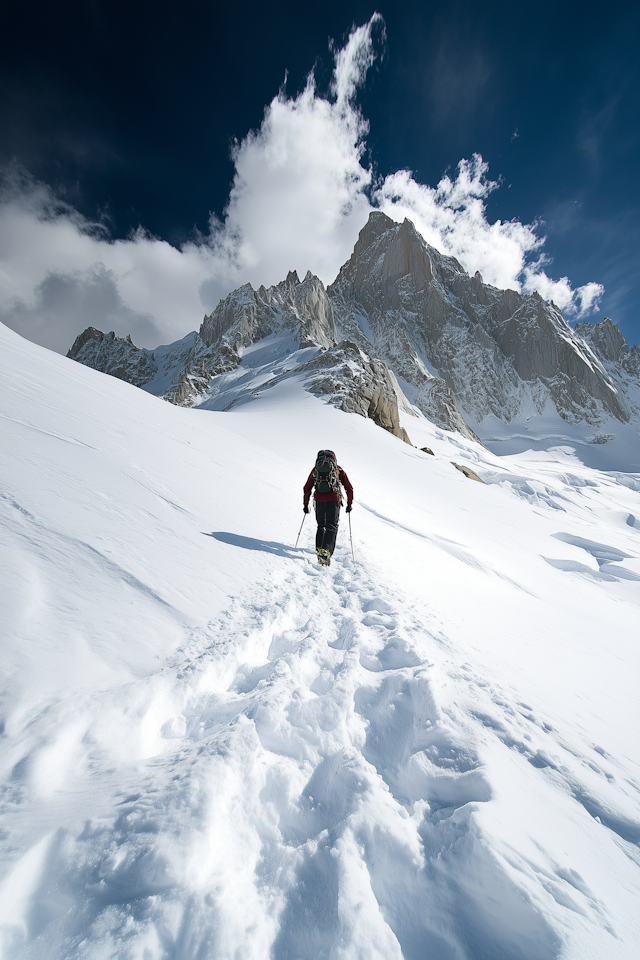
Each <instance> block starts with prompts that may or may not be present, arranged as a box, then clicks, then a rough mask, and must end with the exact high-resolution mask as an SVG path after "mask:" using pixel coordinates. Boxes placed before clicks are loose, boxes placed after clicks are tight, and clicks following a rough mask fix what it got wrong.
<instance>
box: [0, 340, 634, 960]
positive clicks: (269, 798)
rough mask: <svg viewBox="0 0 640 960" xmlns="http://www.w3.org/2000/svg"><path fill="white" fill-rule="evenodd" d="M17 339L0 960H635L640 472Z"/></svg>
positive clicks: (7, 497)
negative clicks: (241, 395)
mask: <svg viewBox="0 0 640 960" xmlns="http://www.w3.org/2000/svg"><path fill="white" fill-rule="evenodd" d="M1 333H2V343H1V345H0V346H1V353H2V366H3V370H2V394H3V396H2V419H1V423H2V431H3V440H2V451H3V456H2V488H1V499H0V506H1V510H2V524H3V533H4V541H5V547H4V549H3V552H2V558H1V562H2V584H3V633H4V639H3V657H2V677H3V680H2V701H3V705H2V717H3V720H4V735H3V737H2V753H1V757H2V778H3V791H4V792H3V807H2V827H3V831H2V834H1V854H2V855H1V861H2V871H3V873H2V877H3V879H2V888H1V890H0V919H1V922H2V929H3V934H2V935H3V938H4V940H3V944H4V945H3V951H4V952H3V956H4V957H6V958H11V960H13V958H15V960H17V958H20V960H22V958H29V960H32V958H38V960H40V958H42V960H62V958H83V960H84V958H87V960H88V958H91V960H105V958H118V960H129V958H131V960H133V958H136V960H160V958H167V960H168V958H172V960H173V958H175V960H178V958H179V960H209V958H211V960H213V958H215V960H223V958H224V960H226V958H229V960H231V958H238V960H254V958H255V960H261V958H274V960H300V958H304V960H320V958H327V960H328V958H331V960H337V958H354V960H355V958H359V960H371V958H381V960H382V958H384V960H393V958H401V957H404V958H406V960H423V958H424V960H427V958H428V960H463V958H468V960H472V958H473V960H476V958H478V960H479V958H486V960H519V958H523V960H525V958H526V960H547V958H552V957H566V958H575V960H589V958H593V960H605V958H606V960H608V958H615V960H624V958H636V957H637V950H638V943H639V942H640V924H639V919H638V918H640V898H639V896H638V894H639V892H640V849H639V845H640V806H639V799H640V771H639V757H638V754H639V746H638V744H639V741H640V737H639V736H638V732H639V730H640V717H639V712H640V711H639V708H638V689H639V688H640V684H639V681H640V677H639V671H638V660H639V659H640V649H639V648H640V643H639V634H640V630H639V628H638V623H640V615H639V614H640V611H639V609H638V607H639V606H640V475H639V474H629V473H622V472H617V473H616V472H608V473H601V472H598V471H596V470H594V469H592V468H588V467H585V466H583V465H582V463H581V462H580V459H579V454H580V450H579V449H577V448H576V449H575V450H574V449H573V448H571V447H569V446H567V445H566V444H561V445H559V447H558V448H557V449H556V450H555V451H554V450H551V451H548V452H545V453H542V452H539V453H533V452H528V453H527V452H523V453H521V454H519V455H517V456H511V457H503V458H500V457H497V456H495V455H494V454H492V453H490V452H489V451H487V450H484V449H482V448H480V447H479V446H477V445H474V444H472V443H467V442H466V441H464V440H462V439H460V438H459V437H457V436H455V435H452V434H447V433H444V432H443V431H440V430H438V429H436V428H435V427H433V426H432V425H430V424H429V423H428V422H427V421H426V420H418V419H415V418H410V417H407V418H406V420H405V426H406V428H407V430H408V432H409V435H410V437H411V439H412V441H413V443H414V444H416V447H422V446H428V447H430V448H431V449H432V450H433V451H434V454H435V456H433V457H432V456H429V455H428V454H426V453H422V452H420V451H419V450H418V449H413V448H411V447H409V446H407V445H406V444H404V443H402V442H401V441H399V440H397V439H395V438H394V437H392V436H391V435H389V434H387V433H385V432H384V431H383V430H381V429H379V428H378V427H376V426H375V425H374V424H373V423H372V422H371V421H366V420H364V419H362V418H360V417H357V416H353V415H348V414H344V413H341V412H339V411H337V410H335V409H334V408H332V407H330V406H328V405H326V404H325V403H323V402H322V400H320V399H318V398H316V397H313V396H311V395H309V394H307V393H305V392H304V391H303V390H302V388H301V387H300V386H299V384H297V383H296V382H295V380H285V381H283V382H282V383H280V384H278V385H276V386H274V387H273V388H272V389H270V390H268V391H265V392H264V393H262V394H260V395H259V396H258V397H257V398H256V399H255V400H253V401H252V402H248V403H245V404H243V405H240V406H237V407H236V408H235V409H234V410H232V411H231V412H229V413H219V412H214V411H211V410H185V409H179V408H176V407H173V406H171V405H169V404H167V403H165V402H163V401H160V400H158V399H156V398H154V397H151V396H149V395H147V394H146V393H144V392H143V391H140V390H138V389H136V388H135V387H132V386H129V385H128V384H125V383H121V382H119V381H117V380H114V379H111V378H109V377H106V376H104V375H102V374H99V373H96V372H95V371H93V370H91V369H88V368H86V367H83V366H81V365H80V364H76V363H74V362H73V361H70V360H67V359H64V358H62V357H59V356H57V355H56V354H53V353H49V352H47V351H45V350H43V349H41V348H39V347H36V346H34V345H33V344H30V343H27V342H26V341H24V340H21V339H20V338H19V337H18V336H17V335H15V334H14V333H11V332H9V331H7V330H6V329H4V328H3V329H2V332H1ZM327 446H330V447H331V448H332V449H335V450H336V451H337V453H338V458H339V461H340V463H341V464H342V465H343V466H344V467H345V469H346V470H347V472H348V474H349V477H350V479H351V481H352V483H353V485H354V488H355V494H356V502H355V508H354V511H353V514H352V522H353V543H354V551H355V562H354V561H353V560H352V559H351V550H350V545H349V536H348V532H349V531H348V523H347V518H346V516H344V515H343V518H342V521H341V528H340V533H339V540H338V549H337V553H336V556H335V559H334V562H333V564H332V566H331V567H330V568H329V569H321V568H319V567H318V566H317V565H316V563H315V560H314V555H313V550H312V546H313V541H312V534H313V523H312V520H311V518H309V519H308V520H307V521H306V523H305V525H304V527H303V530H302V536H301V538H300V545H299V547H298V549H297V550H296V549H294V547H293V544H294V543H295V539H296V535H297V533H298V529H299V526H300V521H301V520H302V517H303V514H302V510H301V506H302V484H303V482H304V480H305V479H306V477H307V474H308V472H309V469H310V467H311V465H312V463H313V459H314V457H315V453H316V451H317V450H318V449H319V448H320V447H327ZM593 449H594V448H592V449H591V450H590V453H593ZM452 460H454V461H456V462H457V463H460V464H467V465H469V466H471V467H472V468H473V469H474V470H475V471H476V472H477V473H478V474H479V475H480V476H482V477H483V478H484V479H485V480H486V481H487V483H486V484H484V485H483V484H480V483H476V482H473V481H471V480H468V479H467V478H465V477H464V476H463V475H462V473H460V472H458V471H457V470H456V469H455V468H454V467H453V466H452V465H451V463H450V461H452Z"/></svg>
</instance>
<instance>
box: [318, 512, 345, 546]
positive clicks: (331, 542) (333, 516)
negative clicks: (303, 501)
mask: <svg viewBox="0 0 640 960" xmlns="http://www.w3.org/2000/svg"><path fill="white" fill-rule="evenodd" d="M316 520H317V521H318V529H317V531H316V550H320V549H323V550H328V551H329V553H333V551H334V550H335V547H336V537H337V536H338V523H339V521H340V502H339V501H338V500H327V501H326V503H322V502H320V503H318V501H317V500H316Z"/></svg>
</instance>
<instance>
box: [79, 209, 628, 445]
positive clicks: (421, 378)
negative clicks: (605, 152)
mask: <svg viewBox="0 0 640 960" xmlns="http://www.w3.org/2000/svg"><path fill="white" fill-rule="evenodd" d="M260 344H265V345H264V346H259V345H260ZM248 352H249V353H250V354H251V357H252V359H251V361H250V365H251V369H252V370H255V369H258V368H259V369H260V370H262V369H263V368H264V379H263V380H260V378H258V380H259V382H260V384H261V387H260V389H262V387H267V386H272V385H275V384H276V383H278V382H280V380H281V379H282V378H283V377H285V376H291V375H295V371H298V374H299V375H300V376H301V377H302V379H303V381H304V382H305V383H306V384H307V388H308V389H309V390H311V392H316V393H320V394H321V395H322V396H324V397H326V398H327V400H328V401H329V402H331V403H333V404H335V405H336V406H339V407H340V408H341V409H343V410H349V411H352V412H358V413H361V414H362V415H363V416H370V417H372V418H373V419H375V420H376V422H377V423H380V425H382V426H384V427H385V428H386V429H389V430H391V432H393V433H395V434H396V435H397V436H403V432H402V429H401V427H400V425H399V419H398V416H399V414H398V410H399V409H402V408H403V409H405V411H410V410H411V409H412V406H411V405H413V408H416V407H417V408H418V409H419V410H420V411H422V413H424V414H425V415H426V416H427V417H429V418H430V419H431V420H433V421H434V422H435V423H436V424H437V425H438V426H440V427H442V428H443V429H447V430H455V431H458V432H459V433H462V434H463V435H465V436H467V437H469V438H472V439H475V440H477V439H478V433H479V431H480V427H481V424H482V423H483V421H484V420H485V418H487V417H489V416H491V417H495V418H496V419H497V420H502V421H503V422H506V423H513V422H514V421H517V420H518V419H519V418H523V417H525V414H526V418H527V419H530V418H531V416H532V411H533V415H535V412H537V413H538V414H540V415H541V414H543V413H544V414H545V415H547V414H548V413H553V412H557V413H558V414H559V415H560V416H561V417H562V418H564V419H565V420H567V421H569V422H571V423H574V424H580V423H586V424H593V425H598V424H600V423H602V422H604V420H606V419H607V418H610V417H614V418H616V419H618V420H620V421H622V422H625V421H628V420H629V419H631V418H633V417H636V416H638V414H640V399H639V398H640V383H639V382H638V379H639V378H640V348H639V347H637V346H634V347H629V345H628V344H627V343H626V341H625V340H624V337H623V336H622V334H621V333H620V330H619V328H618V327H617V325H616V324H614V323H612V321H611V320H609V319H608V318H607V319H605V320H604V321H603V322H602V323H601V324H596V325H593V324H579V325H578V326H577V327H576V330H575V331H574V330H572V329H571V327H569V325H568V324H567V322H566V320H565V318H564V316H563V315H562V312H561V310H559V309H558V307H556V306H555V305H554V304H553V303H552V302H547V301H545V300H543V299H542V297H541V296H540V295H539V293H537V292H535V293H532V294H527V295H524V294H521V293H519V292H518V291H516V290H500V289H498V288H496V287H493V286H491V285H490V284H486V283H484V281H483V278H482V275H481V274H480V272H479V271H476V272H475V274H474V275H473V276H470V275H469V274H468V273H467V272H466V270H465V269H464V268H463V267H462V266H461V264H460V263H459V262H458V261H457V260H456V259H455V258H454V257H450V256H447V255H445V254H443V253H441V252H440V251H438V250H437V249H436V248H435V247H432V246H431V245H430V244H428V243H427V242H426V241H425V240H424V238H423V237H422V236H421V235H420V233H419V232H418V231H417V230H416V228H415V226H414V224H413V223H412V222H411V221H410V220H408V219H405V220H404V221H403V222H402V223H396V222H395V221H393V220H392V219H391V218H390V217H388V216H387V215H386V214H384V213H382V212H381V211H373V212H372V213H371V215H370V216H369V219H368V221H367V223H366V224H365V225H364V227H363V228H362V230H361V231H360V234H359V236H358V240H357V242H356V244H355V247H354V250H353V253H352V255H351V256H350V258H349V260H348V261H347V262H346V263H345V264H344V265H343V266H342V267H341V269H340V271H339V273H338V276H337V278H336V280H335V281H334V283H333V284H331V286H330V287H328V288H327V289H325V287H324V284H323V283H322V281H321V280H320V279H319V278H318V277H316V276H314V274H312V273H311V271H309V270H308V271H307V273H306V274H305V277H304V280H302V281H301V280H300V278H299V276H298V274H297V272H296V271H295V270H292V271H290V272H289V273H288V274H287V276H286V278H285V279H284V280H282V281H281V282H280V283H277V284H275V285H273V286H269V287H265V286H260V287H259V288H258V289H257V290H255V289H254V288H253V287H252V286H251V284H249V283H246V284H244V285H243V286H241V287H239V288H238V289H237V290H234V291H233V292H232V293H230V294H229V295H228V296H227V297H225V298H224V299H223V300H221V301H220V303H219V304H218V305H217V307H216V308H215V310H214V311H213V312H212V313H211V314H209V315H208V316H205V317H204V319H203V322H202V324H201V326H200V330H199V332H198V333H197V334H196V333H193V334H190V335H189V336H187V337H185V338H184V340H182V341H180V342H179V343H176V344H172V345H169V346H168V347H162V348H158V349H156V350H155V351H154V352H153V353H152V352H150V351H148V350H139V349H138V348H136V347H135V346H134V345H133V344H132V343H131V340H130V338H127V339H121V338H118V337H116V336H115V334H114V333H110V334H104V333H102V332H101V331H100V330H97V329H96V328H94V327H88V328H87V329H86V330H85V331H84V332H83V333H82V334H80V336H79V337H78V338H77V339H76V341H75V343H74V344H73V346H72V348H71V350H70V351H69V354H68V356H69V357H71V358H73V359H76V360H78V361H79V362H81V363H86V364H88V365H89V366H93V367H95V368H96V369H98V370H102V371H104V372H106V373H110V374H111V375H113V376H118V377H121V378H122V379H126V380H129V381H130V382H132V383H136V384H137V385H138V386H144V388H145V389H148V390H149V391H150V392H152V393H156V394H158V395H161V396H164V397H165V399H167V400H170V401H171V402H173V403H178V404H185V405H193V404H201V403H205V404H209V403H213V405H214V406H213V409H228V408H230V406H232V405H234V404H235V403H238V402H244V401H245V400H246V399H247V390H249V394H248V396H250V397H253V396H256V395H257V394H258V393H259V392H260V391H259V390H257V391H256V389H255V383H256V382H257V381H256V380H255V377H253V375H252V377H248V378H246V382H247V384H248V383H249V382H250V381H251V383H252V384H253V386H252V387H251V388H250V389H249V387H247V390H243V388H239V387H238V386H237V384H238V383H242V382H243V379H244V378H243V377H242V376H239V375H238V374H237V373H234V371H237V368H238V367H240V366H241V365H242V364H243V362H244V361H243V358H244V357H245V355H248ZM259 358H261V359H259ZM286 358H289V359H286ZM291 358H294V359H291ZM260 376H261V377H262V376H263V374H261V375H260ZM405 438H406V437H405V436H403V439H405Z"/></svg>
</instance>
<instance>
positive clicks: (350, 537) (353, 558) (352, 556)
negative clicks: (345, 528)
mask: <svg viewBox="0 0 640 960" xmlns="http://www.w3.org/2000/svg"><path fill="white" fill-rule="evenodd" d="M349 539H350V540H351V559H352V560H353V562H354V563H355V560H356V558H355V557H354V555H353V535H352V533H351V513H349Z"/></svg>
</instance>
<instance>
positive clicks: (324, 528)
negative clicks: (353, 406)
mask: <svg viewBox="0 0 640 960" xmlns="http://www.w3.org/2000/svg"><path fill="white" fill-rule="evenodd" d="M340 484H342V486H343V487H344V489H345V491H346V494H347V513H351V507H352V504H353V487H352V486H351V484H350V482H349V477H348V476H347V475H346V473H345V472H344V470H343V469H342V467H339V466H338V461H337V460H336V455H335V453H334V452H333V450H320V451H319V452H318V456H317V458H316V463H315V466H314V468H313V470H312V471H311V473H310V474H309V478H308V480H307V482H306V483H305V485H304V501H303V508H302V509H303V510H304V512H305V513H309V498H310V497H311V490H312V489H313V487H315V493H314V495H313V499H314V500H315V507H316V520H317V522H318V530H317V532H316V553H317V555H318V563H319V564H320V565H321V566H323V567H328V566H329V564H330V563H331V554H332V553H333V551H334V549H335V546H336V536H337V534H338V523H339V521H340V507H341V505H342V492H341V490H340Z"/></svg>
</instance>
